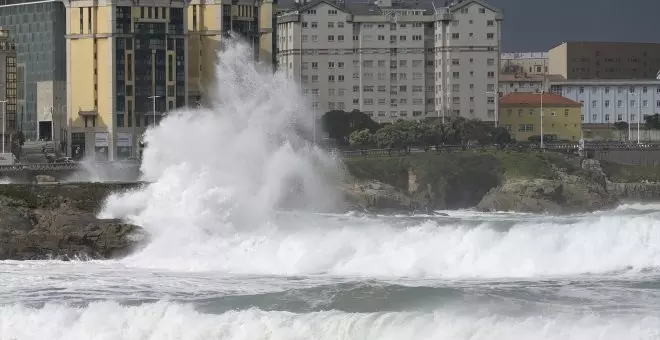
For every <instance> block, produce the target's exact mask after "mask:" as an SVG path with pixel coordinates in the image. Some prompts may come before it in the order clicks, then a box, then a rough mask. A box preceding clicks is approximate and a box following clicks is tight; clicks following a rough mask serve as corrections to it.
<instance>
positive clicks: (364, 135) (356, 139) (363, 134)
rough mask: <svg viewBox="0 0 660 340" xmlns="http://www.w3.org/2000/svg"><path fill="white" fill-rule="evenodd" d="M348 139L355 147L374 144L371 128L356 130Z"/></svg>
mask: <svg viewBox="0 0 660 340" xmlns="http://www.w3.org/2000/svg"><path fill="white" fill-rule="evenodd" d="M348 141H349V143H350V145H351V146H354V147H368V146H371V145H373V142H374V135H373V134H372V133H371V132H370V131H369V129H362V130H355V131H353V132H352V133H351V135H350V136H349V137H348Z"/></svg>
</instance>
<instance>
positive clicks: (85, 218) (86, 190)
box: [0, 183, 146, 260]
mask: <svg viewBox="0 0 660 340" xmlns="http://www.w3.org/2000/svg"><path fill="white" fill-rule="evenodd" d="M140 185H141V184H139V183H125V184H117V183H103V184H101V183H81V184H41V185H31V184H8V185H0V260H7V259H13V260H31V259H48V258H59V259H70V258H75V257H78V256H85V257H90V258H110V257H117V256H121V255H125V254H127V253H128V252H130V250H131V249H132V247H133V246H135V245H137V243H138V242H140V241H141V240H143V239H144V238H145V237H146V235H145V234H144V233H143V232H142V230H141V228H140V227H138V226H134V225H130V224H126V223H124V222H122V221H119V220H100V219H97V218H96V213H97V212H98V210H99V209H100V208H101V204H102V203H103V201H104V199H105V198H106V197H107V196H108V195H109V194H110V193H112V192H116V191H122V190H129V189H133V188H136V187H138V186H140Z"/></svg>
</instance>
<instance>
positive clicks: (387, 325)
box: [0, 302, 660, 340]
mask: <svg viewBox="0 0 660 340" xmlns="http://www.w3.org/2000/svg"><path fill="white" fill-rule="evenodd" d="M480 314H483V315H480ZM658 324H660V318H659V317H658V316H657V315H655V316H645V317H644V316H641V317H640V316H634V315H627V316H617V315H598V314H586V315H585V314H583V315H580V314H568V315H554V316H541V315H534V316H520V317H508V316H492V315H489V313H479V312H475V313H473V314H471V315H462V314H457V313H453V312H451V311H446V310H438V311H436V312H432V313H420V312H408V313H404V312H399V313H392V312H389V313H372V314H361V313H343V312H338V311H329V312H318V313H308V314H295V313H289V312H278V311H272V312H266V311H260V310H257V309H250V310H240V311H232V312H227V313H224V314H220V315H213V314H205V313H201V312H199V311H196V310H195V309H194V308H193V307H191V306H189V305H179V304H172V303H168V302H158V303H154V304H145V305H140V306H133V307H125V306H120V305H118V304H116V303H113V302H103V303H94V304H91V305H89V306H88V307H84V308H72V307H65V306H62V305H56V304H48V305H46V306H44V307H43V308H41V309H32V308H26V307H22V306H17V305H13V306H2V307H0V339H20V340H42V339H50V340H88V339H96V340H103V339H107V340H133V339H135V340H137V339H140V340H146V339H150V340H151V339H153V340H156V339H158V340H162V339H178V340H188V339H190V340H192V339H198V340H202V339H204V340H212V339H213V340H216V339H218V340H220V339H227V340H229V339H231V340H257V339H259V340H267V339H272V340H283V339H287V340H293V339H299V340H307V339H318V340H324V339H328V340H336V339H346V340H350V339H363V340H369V339H374V340H376V339H377V340H389V339H391V340H400V339H416V340H425V339H429V340H431V339H433V340H444V339H447V340H485V339H488V340H492V339H534V340H573V339H574V340H621V339H626V340H651V339H653V340H655V339H657V338H658V337H659V336H660V331H659V330H658ZM35 326H37V327H35Z"/></svg>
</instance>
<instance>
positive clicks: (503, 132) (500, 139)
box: [491, 127, 513, 149]
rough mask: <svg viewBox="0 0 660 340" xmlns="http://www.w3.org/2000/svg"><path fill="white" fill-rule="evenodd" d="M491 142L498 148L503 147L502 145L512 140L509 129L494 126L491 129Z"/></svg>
mask: <svg viewBox="0 0 660 340" xmlns="http://www.w3.org/2000/svg"><path fill="white" fill-rule="evenodd" d="M491 138H492V142H493V143H494V144H496V145H497V147H498V148H499V149H503V148H504V146H506V145H507V144H509V143H511V142H512V140H513V139H512V138H511V134H510V133H509V130H507V129H506V128H503V127H498V128H494V129H493V130H492V131H491Z"/></svg>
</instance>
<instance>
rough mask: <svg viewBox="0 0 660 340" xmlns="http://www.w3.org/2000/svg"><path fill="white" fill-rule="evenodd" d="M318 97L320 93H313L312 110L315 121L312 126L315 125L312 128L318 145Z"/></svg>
mask: <svg viewBox="0 0 660 340" xmlns="http://www.w3.org/2000/svg"><path fill="white" fill-rule="evenodd" d="M318 97H319V94H318V93H314V92H312V110H313V111H312V114H313V115H314V119H313V120H312V125H313V126H312V129H313V130H312V131H313V133H314V135H313V136H314V137H313V138H314V143H316V123H317V122H316V116H317V114H316V106H317V105H318Z"/></svg>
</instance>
